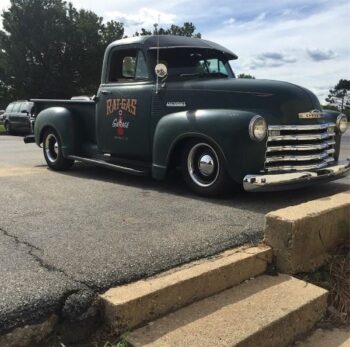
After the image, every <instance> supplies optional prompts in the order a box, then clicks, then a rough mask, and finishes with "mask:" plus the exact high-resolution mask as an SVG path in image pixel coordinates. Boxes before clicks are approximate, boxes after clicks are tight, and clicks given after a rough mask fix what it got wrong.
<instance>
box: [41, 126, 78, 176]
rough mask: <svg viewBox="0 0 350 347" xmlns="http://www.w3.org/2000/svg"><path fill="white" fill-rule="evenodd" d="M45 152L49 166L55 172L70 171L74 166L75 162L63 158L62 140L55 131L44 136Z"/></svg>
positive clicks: (48, 131) (50, 130) (47, 132)
mask: <svg viewBox="0 0 350 347" xmlns="http://www.w3.org/2000/svg"><path fill="white" fill-rule="evenodd" d="M43 151H44V157H45V160H46V163H47V165H48V166H49V167H50V168H51V169H53V170H57V171H63V170H68V169H70V168H71V167H72V165H73V164H74V160H70V159H67V158H64V157H63V153H62V145H61V139H60V137H59V136H58V134H57V133H56V131H54V130H53V129H49V130H47V131H46V132H45V134H44V138H43Z"/></svg>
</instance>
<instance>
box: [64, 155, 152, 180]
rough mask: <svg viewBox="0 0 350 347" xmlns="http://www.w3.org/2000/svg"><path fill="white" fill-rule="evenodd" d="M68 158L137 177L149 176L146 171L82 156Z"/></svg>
mask: <svg viewBox="0 0 350 347" xmlns="http://www.w3.org/2000/svg"><path fill="white" fill-rule="evenodd" d="M67 158H68V159H72V160H76V161H81V162H84V163H89V164H94V165H99V166H103V167H107V168H109V169H112V170H116V171H120V172H127V173H131V174H133V175H137V176H143V175H147V174H148V173H149V172H148V171H147V170H144V171H143V170H137V169H134V168H131V167H127V166H122V165H117V164H113V163H108V162H106V161H103V160H99V159H91V158H85V157H80V156H77V155H69V156H68V157H67Z"/></svg>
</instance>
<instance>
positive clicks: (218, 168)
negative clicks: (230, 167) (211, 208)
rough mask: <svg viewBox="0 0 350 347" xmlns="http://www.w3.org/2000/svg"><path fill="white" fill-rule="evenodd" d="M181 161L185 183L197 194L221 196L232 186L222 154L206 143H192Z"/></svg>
mask: <svg viewBox="0 0 350 347" xmlns="http://www.w3.org/2000/svg"><path fill="white" fill-rule="evenodd" d="M181 161H182V165H181V166H182V171H183V176H184V179H185V182H186V184H187V185H188V186H189V187H190V188H191V189H192V190H193V191H194V192H196V193H197V194H200V195H203V196H209V197H215V196H221V195H223V194H224V193H225V192H227V188H228V187H229V186H230V185H231V184H232V181H231V179H230V177H229V176H228V174H227V172H226V170H225V167H224V160H223V157H222V154H221V152H220V151H219V150H217V149H216V148H215V147H214V146H213V145H211V144H209V143H208V142H206V141H195V140H193V141H190V142H189V143H188V144H187V145H186V146H185V148H184V150H183V153H182V160H181Z"/></svg>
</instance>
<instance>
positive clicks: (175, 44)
mask: <svg viewBox="0 0 350 347" xmlns="http://www.w3.org/2000/svg"><path fill="white" fill-rule="evenodd" d="M158 40H159V47H160V48H163V49H164V48H180V47H182V48H184V47H188V48H190V47H191V48H206V49H215V50H218V51H221V52H223V53H224V54H225V55H226V56H227V57H228V58H229V59H237V58H238V57H237V55H236V54H234V53H233V52H232V51H230V50H229V49H227V48H225V47H223V46H221V45H219V44H217V43H215V42H212V41H208V40H202V39H197V38H193V37H186V36H175V35H159V36H156V35H153V36H135V37H130V38H126V39H121V40H117V41H114V42H112V43H111V44H110V45H109V46H108V48H107V50H110V49H112V48H113V47H116V46H122V45H132V44H140V45H144V47H145V49H155V48H157V47H158Z"/></svg>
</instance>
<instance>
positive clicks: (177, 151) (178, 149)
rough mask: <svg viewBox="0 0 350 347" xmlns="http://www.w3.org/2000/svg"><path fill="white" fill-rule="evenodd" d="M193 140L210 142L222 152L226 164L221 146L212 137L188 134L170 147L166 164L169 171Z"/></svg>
mask: <svg viewBox="0 0 350 347" xmlns="http://www.w3.org/2000/svg"><path fill="white" fill-rule="evenodd" d="M193 140H202V141H205V142H208V143H209V144H210V145H212V146H213V147H214V148H215V149H216V150H218V151H220V153H221V155H222V157H223V158H224V160H225V162H226V157H225V154H224V152H223V150H222V148H221V146H220V145H219V144H218V143H217V142H216V141H215V140H214V139H213V138H212V137H210V136H208V135H206V134H203V133H194V132H193V133H186V134H182V135H180V136H178V137H177V138H176V139H175V140H174V141H173V142H172V144H171V145H170V148H169V153H168V155H167V159H166V163H167V165H166V166H167V169H171V168H174V167H175V166H176V164H177V163H178V160H179V159H180V156H181V153H182V151H183V149H184V148H185V146H186V144H187V143H189V142H190V141H193Z"/></svg>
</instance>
